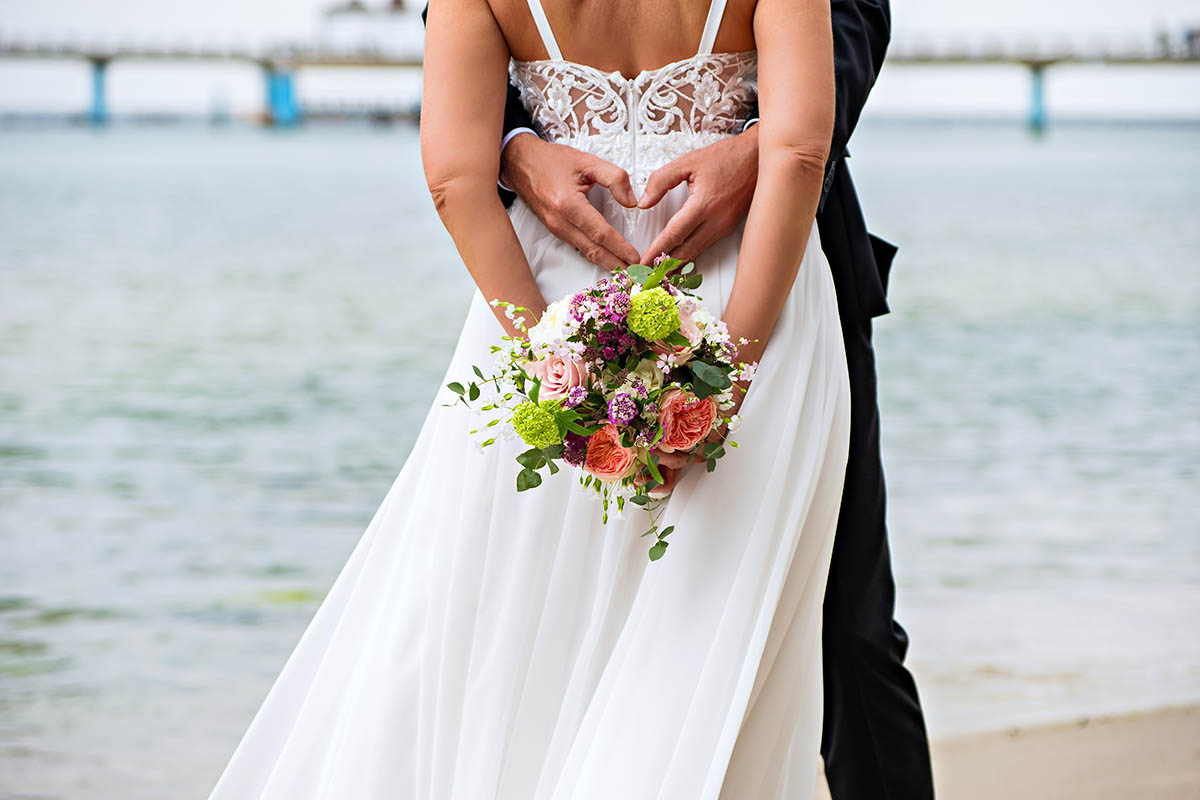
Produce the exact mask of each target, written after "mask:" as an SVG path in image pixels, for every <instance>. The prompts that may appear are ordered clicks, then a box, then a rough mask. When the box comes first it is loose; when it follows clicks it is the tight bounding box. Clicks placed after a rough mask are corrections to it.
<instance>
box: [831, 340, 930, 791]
mask: <svg viewBox="0 0 1200 800" xmlns="http://www.w3.org/2000/svg"><path fill="white" fill-rule="evenodd" d="M842 337H843V339H844V340H845V345H846V360H847V364H848V367H849V372H850V405H851V416H850V420H851V421H850V457H849V461H848V465H847V468H846V485H845V487H844V489H843V492H842V507H841V515H840V517H839V518H838V527H837V534H836V536H835V538H834V543H833V558H832V561H831V563H830V568H829V583H828V586H827V587H826V590H825V607H824V614H825V621H824V627H823V646H824V660H825V727H824V732H823V737H822V741H821V755H822V756H823V757H824V758H825V775H826V778H827V779H828V781H829V788H830V793H831V794H832V796H833V800H929V799H930V798H932V797H933V773H932V768H931V767H930V761H929V743H928V739H927V736H926V732H925V719H924V716H923V715H922V713H921V704H920V701H919V700H918V698H917V687H916V684H915V683H914V682H913V679H912V675H910V674H909V672H908V669H906V668H905V666H904V654H905V651H906V650H907V649H908V637H907V635H906V634H905V632H904V629H903V628H901V627H900V625H899V623H897V622H896V621H895V619H894V617H893V613H894V610H895V596H896V588H895V583H894V581H893V578H892V563H891V553H890V551H889V549H888V541H887V525H886V519H885V506H886V498H885V491H884V480H883V461H882V459H881V457H880V451H879V406H878V401H877V395H876V376H875V352H874V350H873V348H872V346H871V322H870V320H867V321H865V322H862V323H850V324H846V325H843V326H842Z"/></svg>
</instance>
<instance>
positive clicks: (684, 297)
mask: <svg viewBox="0 0 1200 800" xmlns="http://www.w3.org/2000/svg"><path fill="white" fill-rule="evenodd" d="M700 281H701V276H700V274H699V273H698V272H695V271H694V265H693V264H690V263H689V264H686V265H684V264H683V262H681V261H679V260H678V259H674V258H670V257H668V256H666V255H665V254H664V255H662V256H660V257H659V258H658V259H656V260H655V262H654V265H653V266H645V265H643V264H633V265H631V266H628V267H625V268H623V269H621V270H617V271H614V272H613V273H611V275H610V276H609V277H605V278H601V279H600V280H598V281H596V283H594V284H592V285H591V286H589V287H587V288H586V289H583V290H582V291H580V292H577V293H575V294H573V295H569V296H567V297H564V298H562V299H560V300H556V301H554V302H553V303H551V304H550V305H549V306H548V307H547V309H546V311H545V313H544V314H543V315H542V317H541V319H540V320H538V322H537V324H536V325H534V326H533V327H530V328H527V327H526V326H525V317H524V316H519V315H520V314H522V313H523V312H524V313H528V309H526V308H523V307H521V306H515V305H513V304H511V303H506V302H503V301H501V300H498V299H496V300H492V301H491V304H492V306H494V307H503V308H504V310H505V314H506V315H507V316H508V318H509V319H512V320H513V322H514V324H515V327H516V328H517V329H518V330H520V331H522V332H523V333H524V334H525V336H524V337H513V336H505V337H503V341H505V342H507V343H508V344H507V345H506V346H504V347H501V346H499V345H493V346H492V353H494V354H495V355H496V365H495V368H494V370H493V371H491V372H490V373H485V372H484V371H483V370H482V369H480V368H479V367H478V366H476V367H474V372H475V380H471V381H469V382H467V383H465V384H464V383H459V382H455V383H450V384H447V386H448V388H449V389H450V390H451V391H453V392H455V393H456V394H458V395H459V398H458V400H457V401H455V402H456V403H457V402H462V403H464V404H466V405H467V406H468V407H469V408H475V406H473V405H472V404H475V403H479V405H478V407H477V408H475V410H476V411H478V412H479V413H481V414H484V415H486V416H489V417H490V419H489V420H488V422H487V423H486V424H485V425H483V426H481V427H480V428H479V429H476V430H473V431H471V433H472V434H480V435H482V436H490V438H487V439H486V440H485V441H482V442H480V444H479V446H480V447H481V448H482V447H487V446H488V445H491V444H493V443H495V441H496V438H497V436H498V435H501V436H504V437H506V438H513V437H517V436H519V437H520V438H521V439H522V440H523V441H524V442H525V444H527V445H529V449H528V450H526V451H524V452H523V453H521V454H520V455H519V456H517V463H518V464H519V465H520V467H521V469H520V471H519V472H518V473H517V479H516V480H517V491H519V492H523V491H526V490H527V489H532V488H534V487H536V486H539V485H540V484H541V482H542V476H541V474H540V473H539V470H541V469H542V468H543V467H544V468H546V469H548V470H549V472H550V474H554V473H557V472H558V470H559V462H565V463H566V464H568V465H570V466H572V467H575V468H577V469H578V470H579V471H580V475H579V480H580V483H581V485H582V486H583V487H584V488H585V489H591V490H594V491H596V492H597V493H599V494H600V495H601V496H602V498H603V510H604V511H603V514H604V516H603V522H605V523H607V522H608V511H609V506H610V504H611V503H613V502H615V503H616V507H617V510H618V511H619V512H620V511H622V510H623V509H624V507H625V504H626V502H630V503H634V504H636V505H638V506H641V507H642V508H644V509H645V510H646V512H647V514H648V515H649V520H650V522H649V524H650V527H649V529H648V530H647V531H646V532H645V533H644V534H642V535H643V536H653V537H654V543H653V544H652V545H651V547H650V552H649V556H650V559H651V560H652V561H654V560H657V559H659V558H661V557H662V555H663V554H664V553H665V552H666V550H667V536H669V535H670V533H671V531H672V529H673V528H674V526H667V527H665V528H660V527H659V525H658V517H657V516H656V515H655V511H657V510H659V506H660V503H661V501H662V500H663V498H665V497H667V496H668V495H669V493H670V490H671V488H672V486H673V484H674V478H676V477H677V476H678V473H679V471H680V470H681V469H682V468H683V465H684V464H686V463H688V462H690V461H692V460H696V461H700V460H703V461H704V462H705V463H706V465H707V468H708V471H709V472H711V471H712V470H713V469H715V468H716V464H717V459H718V458H720V457H721V456H723V455H724V454H725V448H724V444H725V443H726V442H727V443H728V444H729V445H730V446H734V447H736V446H737V443H736V442H734V441H731V440H727V439H726V438H725V434H722V433H721V432H720V428H721V427H722V425H724V427H725V429H726V431H729V432H732V431H735V430H736V429H737V426H738V422H739V416H738V415H736V414H727V413H726V412H728V411H730V410H731V409H732V408H733V407H734V406H735V405H736V403H734V400H733V391H734V388H735V384H734V383H733V382H734V381H738V380H744V381H749V380H750V379H751V378H753V376H754V371H755V368H756V366H757V363H754V364H747V363H745V362H734V360H733V359H734V357H735V354H736V350H737V348H736V346H735V345H734V343H733V342H731V341H730V338H729V332H728V329H727V328H726V326H725V323H724V322H722V321H721V320H719V319H717V318H716V317H714V316H713V314H712V313H710V312H709V310H708V309H706V308H705V307H704V305H703V304H702V303H701V301H700V299H699V298H698V297H697V296H696V295H695V294H694V290H695V289H696V288H698V287H699V286H700ZM746 342H747V340H746V339H742V340H741V341H740V343H741V344H745V343H746ZM736 388H737V389H739V390H742V389H741V387H740V386H738V387H736ZM742 391H744V390H742ZM447 405H454V403H450V404H447ZM714 431H716V432H717V433H716V434H714ZM666 454H673V455H670V456H668V458H667V460H668V461H670V462H671V463H672V464H675V465H677V466H668V465H667V464H665V463H662V462H663V456H664V455H666ZM680 456H682V457H683V458H681V457H680Z"/></svg>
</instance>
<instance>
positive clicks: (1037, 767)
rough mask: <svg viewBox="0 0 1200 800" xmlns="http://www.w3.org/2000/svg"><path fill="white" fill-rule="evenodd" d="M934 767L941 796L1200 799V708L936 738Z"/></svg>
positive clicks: (822, 796) (961, 799) (823, 798)
mask: <svg viewBox="0 0 1200 800" xmlns="http://www.w3.org/2000/svg"><path fill="white" fill-rule="evenodd" d="M933 767H934V776H935V781H936V784H937V796H938V798H939V800H1013V799H1014V798H1020V800H1076V799H1077V798H1078V800H1084V798H1086V800H1198V798H1200V706H1187V707H1181V708H1170V709H1164V710H1161V711H1152V712H1147V713H1139V714H1127V715H1122V716H1116V717H1104V718H1097V719H1081V720H1078V721H1076V722H1068V723H1061V724H1058V725H1047V726H1041V727H1030V728H1012V729H1010V730H1006V731H999V732H994V733H983V734H975V735H971V736H962V737H955V738H949V739H945V740H941V741H935V742H934V747H933ZM817 797H818V799H819V800H827V799H828V797H829V795H828V793H827V792H826V789H825V786H824V785H822V786H821V787H820V790H819V791H818V794H817Z"/></svg>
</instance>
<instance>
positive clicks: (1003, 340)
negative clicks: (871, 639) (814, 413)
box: [0, 124, 1200, 800]
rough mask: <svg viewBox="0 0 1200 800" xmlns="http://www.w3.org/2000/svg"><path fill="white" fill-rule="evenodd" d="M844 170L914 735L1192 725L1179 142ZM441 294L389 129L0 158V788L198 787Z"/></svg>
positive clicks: (373, 497) (148, 139)
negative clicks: (875, 313)
mask: <svg viewBox="0 0 1200 800" xmlns="http://www.w3.org/2000/svg"><path fill="white" fill-rule="evenodd" d="M853 150H854V157H853V159H852V160H851V168H852V169H853V170H854V174H855V177H856V179H857V181H858V184H859V190H860V193H861V195H862V197H863V199H864V202H865V204H866V207H867V212H868V217H869V219H870V220H871V222H872V227H873V228H874V229H875V230H877V231H878V232H879V233H880V234H881V235H883V236H885V237H886V238H890V239H892V240H894V241H895V242H897V243H898V244H899V245H900V246H901V249H900V254H899V256H898V258H897V261H896V265H895V269H894V272H893V276H892V286H891V299H892V305H893V308H894V310H895V313H893V314H892V315H890V316H888V317H885V318H882V319H880V320H879V321H878V322H877V324H876V341H877V346H878V356H879V371H880V379H881V405H882V415H883V424H884V448H885V462H886V468H887V472H888V478H889V486H890V521H891V528H892V543H893V551H894V553H893V555H894V561H895V566H896V571H897V576H898V582H899V602H900V608H899V612H898V613H899V615H900V619H901V621H902V622H903V623H904V624H905V625H906V627H907V628H908V630H909V633H910V635H911V638H912V649H911V651H910V663H911V665H912V666H913V668H914V670H915V672H916V673H917V677H918V680H919V683H920V686H921V690H922V693H923V697H924V700H925V702H926V705H927V708H928V715H929V722H930V725H931V728H932V730H933V732H934V733H935V734H945V733H950V732H954V731H960V730H967V729H976V728H989V727H996V726H1001V725H1006V724H1011V723H1016V722H1031V721H1037V720H1042V719H1055V718H1063V717H1068V716H1073V715H1078V714H1091V713H1101V712H1105V711H1115V710H1125V709H1132V708H1142V707H1151V706H1156V705H1162V704H1168V703H1175V702H1182V701H1195V700H1200V637H1197V636H1196V635H1195V632H1196V630H1197V628H1196V619H1197V617H1198V616H1200V530H1198V529H1197V527H1198V526H1197V522H1196V520H1197V518H1198V516H1200V269H1198V267H1200V222H1198V220H1200V217H1198V216H1197V209H1200V131H1198V130H1197V129H1195V128H1190V129H1189V128H1180V129H1162V130H1159V129H1148V128H1138V129H1061V130H1055V131H1053V132H1052V134H1051V135H1050V136H1049V137H1048V138H1046V139H1045V140H1042V141H1040V142H1034V141H1031V140H1030V139H1029V138H1028V137H1027V136H1026V135H1025V134H1024V133H1023V132H1022V131H1021V130H1019V129H1016V128H1014V129H1011V130H1010V129H1000V128H996V129H990V128H979V127H966V128H953V127H931V126H926V127H921V126H901V125H882V124H876V125H875V126H873V127H872V126H869V125H868V126H867V127H865V128H864V129H863V130H861V131H860V132H859V133H858V134H857V135H856V138H855V146H854V148H853ZM471 290H472V284H471V282H470V279H469V277H468V275H467V274H466V271H465V270H464V269H463V267H462V266H461V264H460V262H459V261H458V259H457V257H456V255H455V253H454V250H453V246H452V244H451V242H450V241H449V239H448V237H447V236H446V235H445V234H444V233H443V231H442V230H441V228H440V226H439V225H438V223H437V220H436V215H435V214H434V212H433V210H432V207H431V205H430V203H429V201H428V199H427V195H426V193H425V190H424V182H423V179H422V175H421V170H420V164H419V160H418V154H417V140H416V134H415V132H414V131H412V130H409V129H405V128H396V129H390V130H375V131H372V130H365V129H364V130H355V129H324V130H322V129H307V130H303V131H299V132H295V133H287V134H275V133H269V132H263V131H257V130H241V129H230V130H217V131H208V130H188V129H168V130H129V129H120V128H118V129H115V130H112V131H108V132H105V133H100V134H95V133H92V132H89V131H74V130H48V131H38V132H30V131H7V132H0V797H9V798H72V799H73V800H74V799H76V798H79V799H88V800H90V799H91V798H111V797H118V796H119V797H122V798H126V799H127V800H150V799H151V798H181V797H202V796H204V795H206V794H207V791H208V790H209V788H211V785H212V783H213V782H214V781H215V779H216V776H217V774H218V772H219V771H220V769H221V767H222V766H223V764H224V762H225V760H226V759H227V758H228V756H229V754H230V752H231V751H232V749H233V747H234V745H235V744H236V742H237V739H238V737H239V736H240V735H241V733H242V732H243V731H244V729H245V727H246V725H247V724H248V723H249V720H250V716H251V715H252V714H253V712H254V710H255V709H256V708H257V706H258V704H259V702H261V700H262V697H263V695H264V694H265V692H266V690H267V689H268V687H269V685H270V683H271V681H272V679H273V678H274V677H275V675H276V674H277V672H278V670H279V668H280V667H281V666H282V664H283V661H284V659H285V658H286V656H287V654H288V653H289V652H290V650H291V648H292V646H293V645H294V644H295V642H296V640H297V638H298V637H299V635H300V633H301V631H302V630H303V627H304V625H305V624H306V623H307V621H308V619H309V618H310V616H311V614H312V612H313V610H314V609H315V607H316V605H317V603H319V601H320V599H321V597H322V596H323V593H324V592H325V590H326V589H327V588H328V586H329V585H330V583H331V582H332V580H333V579H334V577H335V576H336V574H337V572H338V570H339V568H340V567H341V565H342V563H343V561H344V559H345V558H346V556H347V555H348V554H349V551H350V549H351V547H352V546H353V545H354V543H355V541H356V540H357V538H358V536H359V535H360V534H361V533H362V530H363V528H364V527H365V525H366V523H367V521H368V520H369V518H370V516H371V514H372V513H373V511H374V510H375V507H376V506H377V505H378V503H379V501H380V500H381V499H382V497H383V494H384V492H385V490H386V489H387V487H388V485H389V484H390V483H391V481H392V479H393V478H394V476H395V474H396V472H397V471H398V470H399V468H400V466H401V464H402V463H403V461H404V458H405V456H406V454H407V452H408V450H409V447H410V446H411V444H412V441H413V439H414V438H415V435H416V432H417V428H418V426H419V424H420V421H421V419H422V417H423V415H424V414H425V412H426V410H427V409H428V407H429V403H430V402H431V400H432V397H433V391H434V388H435V382H436V381H437V380H438V379H439V378H440V377H441V375H442V372H443V371H444V367H445V362H446V361H447V359H448V358H449V356H450V353H451V351H452V348H453V345H454V342H455V339H456V336H457V332H458V327H459V325H460V323H461V320H462V318H463V315H464V314H465V312H466V307H467V303H468V301H469V298H470V293H471Z"/></svg>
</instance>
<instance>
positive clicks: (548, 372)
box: [525, 356, 591, 400]
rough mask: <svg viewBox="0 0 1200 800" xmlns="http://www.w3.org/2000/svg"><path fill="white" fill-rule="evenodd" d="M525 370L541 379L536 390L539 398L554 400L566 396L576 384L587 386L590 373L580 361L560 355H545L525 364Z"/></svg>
mask: <svg viewBox="0 0 1200 800" xmlns="http://www.w3.org/2000/svg"><path fill="white" fill-rule="evenodd" d="M525 371H526V372H528V373H529V374H530V375H531V376H534V377H538V378H541V379H542V388H541V389H539V390H538V399H539V400H554V399H556V398H559V397H566V396H567V394H568V393H569V392H570V391H571V389H573V388H575V387H576V386H583V387H587V385H588V383H589V382H590V381H591V375H590V374H589V373H588V371H587V367H586V366H584V364H583V362H582V361H572V360H571V359H568V358H563V357H562V356H546V357H545V358H543V359H541V360H538V361H530V362H528V363H526V364H525Z"/></svg>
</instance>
